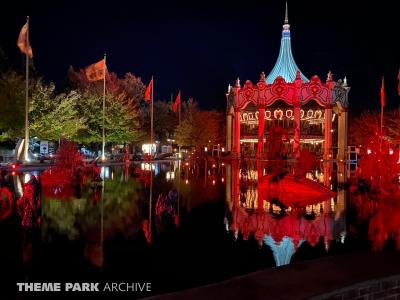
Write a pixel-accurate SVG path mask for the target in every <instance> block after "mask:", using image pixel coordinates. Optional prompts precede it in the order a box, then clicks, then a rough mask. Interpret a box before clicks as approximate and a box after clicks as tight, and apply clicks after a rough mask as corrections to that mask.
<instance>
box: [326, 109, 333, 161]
mask: <svg viewBox="0 0 400 300" xmlns="http://www.w3.org/2000/svg"><path fill="white" fill-rule="evenodd" d="M331 130H332V108H331V107H330V106H328V107H326V108H325V141H324V159H326V160H329V159H331V158H332V153H331V152H332V132H331Z"/></svg>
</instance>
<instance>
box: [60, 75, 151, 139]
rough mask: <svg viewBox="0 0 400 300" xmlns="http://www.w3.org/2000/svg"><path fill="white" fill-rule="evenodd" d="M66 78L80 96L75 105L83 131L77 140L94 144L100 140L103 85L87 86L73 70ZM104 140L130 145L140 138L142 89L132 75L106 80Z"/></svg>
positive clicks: (94, 83) (98, 83) (109, 77)
mask: <svg viewBox="0 0 400 300" xmlns="http://www.w3.org/2000/svg"><path fill="white" fill-rule="evenodd" d="M68 76H69V79H70V81H71V84H72V86H73V87H75V88H77V89H78V90H79V91H80V93H81V94H82V99H81V101H79V103H78V104H77V109H78V112H79V115H80V116H82V117H83V118H84V119H85V120H86V123H85V124H86V125H87V126H86V128H82V129H81V130H79V132H78V140H79V141H81V142H83V143H95V142H101V140H102V124H103V108H102V107H103V82H102V81H97V82H89V81H88V80H87V78H86V75H85V74H84V72H83V71H82V70H80V71H74V70H73V69H72V67H71V68H70V70H69V71H68ZM106 82H107V83H106V84H107V88H106V113H105V129H106V140H107V142H111V143H130V142H135V141H138V140H139V139H140V138H141V137H142V136H143V132H142V130H141V124H140V115H139V113H140V110H139V104H140V102H141V101H142V99H143V93H144V88H145V87H144V85H143V83H142V82H141V80H140V78H137V77H135V76H134V75H132V74H131V73H127V74H125V77H124V78H123V79H119V78H118V77H117V76H116V74H115V73H109V74H108V75H107V77H106Z"/></svg>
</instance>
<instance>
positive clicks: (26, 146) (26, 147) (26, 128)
mask: <svg viewBox="0 0 400 300" xmlns="http://www.w3.org/2000/svg"><path fill="white" fill-rule="evenodd" d="M26 24H27V31H26V45H29V16H27V17H26ZM25 57H26V60H25V73H26V74H25V75H26V77H25V141H24V160H25V162H27V161H29V155H28V153H29V152H28V148H29V118H28V114H29V55H28V51H25Z"/></svg>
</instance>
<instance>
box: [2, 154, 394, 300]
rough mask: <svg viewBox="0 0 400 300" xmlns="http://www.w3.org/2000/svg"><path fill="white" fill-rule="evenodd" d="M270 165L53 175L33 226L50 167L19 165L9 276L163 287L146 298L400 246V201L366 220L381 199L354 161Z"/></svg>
mask: <svg viewBox="0 0 400 300" xmlns="http://www.w3.org/2000/svg"><path fill="white" fill-rule="evenodd" d="M270 166H271V165H270V164H268V163H267V162H265V163H260V162H256V161H241V162H235V163H232V164H231V163H229V162H223V161H218V160H209V161H208V162H207V163H205V162H203V161H193V160H192V161H185V162H178V161H168V162H158V163H157V162H156V163H154V164H151V165H150V164H148V163H137V164H131V165H129V166H125V165H123V166H121V165H119V166H117V165H116V166H103V167H101V170H100V174H99V175H100V177H101V178H100V179H99V180H98V181H94V180H93V178H92V177H91V176H90V175H85V176H84V178H83V179H82V183H81V184H80V185H79V186H76V185H75V186H74V185H71V186H72V188H71V186H70V187H68V188H67V187H65V186H63V185H60V184H57V178H53V179H52V180H53V181H52V182H53V184H51V185H50V186H44V184H43V182H44V179H43V181H42V187H41V189H40V192H41V201H40V207H38V208H37V213H36V215H35V214H33V215H30V216H29V220H33V221H32V222H31V223H30V224H28V225H27V224H24V222H25V221H24V220H25V219H26V218H25V217H24V212H22V213H21V208H19V207H18V206H19V204H20V202H18V201H16V199H18V198H19V197H20V196H21V195H22V194H23V193H24V185H25V183H26V182H28V180H29V179H30V174H34V175H36V176H37V177H38V178H44V177H43V174H40V173H39V171H33V172H21V173H16V174H9V176H8V182H7V184H8V188H9V190H10V191H11V192H12V194H13V203H12V207H11V212H10V213H9V214H7V216H4V217H3V218H0V220H1V221H0V237H1V250H0V251H1V256H0V261H1V265H2V268H1V269H2V272H3V274H10V275H9V276H7V279H6V280H5V281H3V284H5V286H6V287H7V289H8V292H9V293H11V294H15V288H14V287H15V282H22V281H26V282H28V281H29V282H56V281H59V282H71V281H72V282H91V281H102V282H105V281H108V282H109V281H125V282H134V281H135V282H151V284H152V292H151V293H147V294H146V293H145V294H138V295H135V297H146V296H150V295H152V294H161V293H167V292H172V291H178V290H183V289H188V288H192V287H196V286H200V285H204V284H209V283H213V282H218V281H221V280H224V279H228V278H232V277H234V276H238V275H242V274H246V273H249V272H253V271H257V270H261V269H264V268H269V267H275V266H282V265H285V264H289V263H291V262H296V261H300V260H307V259H315V258H320V257H324V256H327V255H338V254H342V253H349V252H354V251H369V250H390V249H394V248H396V239H397V238H398V236H395V235H391V231H390V230H391V228H392V227H394V228H399V227H398V225H399V224H393V222H392V223H390V224H388V223H387V221H386V220H387V218H390V214H396V213H397V211H398V210H399V208H400V207H399V205H398V204H396V205H392V204H391V205H387V207H380V208H379V210H377V209H376V208H373V209H374V214H373V215H372V217H364V218H363V217H362V216H363V214H364V215H365V214H366V211H369V210H371V209H372V208H371V206H373V205H374V204H371V203H370V201H369V202H365V203H363V204H362V205H360V203H358V202H357V201H350V200H349V197H348V193H349V192H348V190H349V189H348V185H347V184H346V180H345V178H346V177H347V176H348V175H347V173H348V172H351V170H350V168H349V167H347V166H345V167H344V169H343V170H344V171H343V172H342V169H341V168H340V167H339V166H335V165H333V164H331V165H330V166H328V167H324V166H318V167H317V168H315V170H313V171H312V172H309V173H307V174H305V175H306V178H308V179H307V182H303V181H301V180H300V179H298V178H295V177H293V178H291V177H290V176H286V175H282V176H281V178H274V177H271V178H269V177H268V172H269V167H270ZM280 168H281V166H280ZM290 168H291V167H290V165H287V166H284V168H282V169H285V170H287V172H289V173H290ZM150 170H152V172H150ZM52 176H53V175H52ZM53 177H57V176H56V175H55V176H53ZM282 178H285V179H284V180H285V181H284V180H281V179H282ZM302 180H303V179H302ZM304 180H305V179H304ZM47 182H48V181H47ZM317 182H319V183H318V186H315V185H314V184H317ZM324 185H325V186H326V188H323V187H324ZM150 190H151V197H152V201H149V199H150ZM331 190H332V191H333V192H331ZM3 198H4V197H3ZM3 201H5V200H4V199H3ZM3 206H4V205H3ZM4 211H5V210H4V209H3V213H4ZM25 214H26V212H25ZM4 215H5V213H4ZM396 226H397V227H396ZM20 296H21V295H20ZM116 296H119V295H116Z"/></svg>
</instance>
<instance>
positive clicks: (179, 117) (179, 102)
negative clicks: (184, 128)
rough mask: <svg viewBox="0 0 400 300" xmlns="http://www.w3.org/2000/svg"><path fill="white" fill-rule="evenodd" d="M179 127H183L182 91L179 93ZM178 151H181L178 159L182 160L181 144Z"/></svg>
mask: <svg viewBox="0 0 400 300" xmlns="http://www.w3.org/2000/svg"><path fill="white" fill-rule="evenodd" d="M178 95H179V127H180V126H181V102H182V100H181V91H179V94H178ZM178 151H179V155H178V159H180V158H181V145H180V144H179V146H178Z"/></svg>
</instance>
